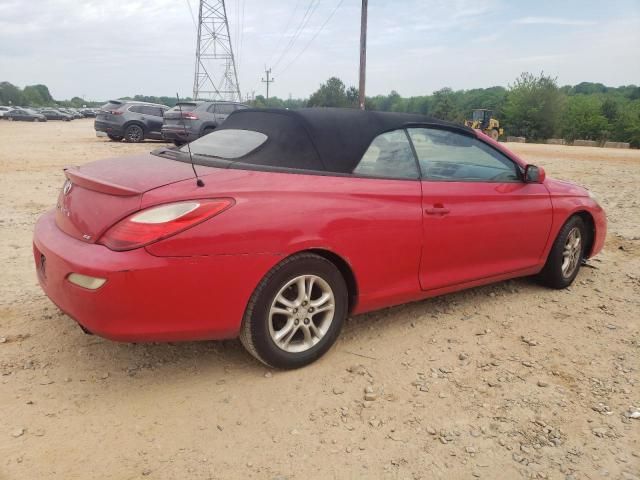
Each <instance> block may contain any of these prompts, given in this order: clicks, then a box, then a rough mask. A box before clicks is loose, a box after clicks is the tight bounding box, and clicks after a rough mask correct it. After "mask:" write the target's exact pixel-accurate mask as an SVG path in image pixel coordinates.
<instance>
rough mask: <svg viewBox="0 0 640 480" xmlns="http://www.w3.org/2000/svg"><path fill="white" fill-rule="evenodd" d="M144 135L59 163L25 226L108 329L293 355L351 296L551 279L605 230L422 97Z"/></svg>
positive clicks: (49, 272)
mask: <svg viewBox="0 0 640 480" xmlns="http://www.w3.org/2000/svg"><path fill="white" fill-rule="evenodd" d="M189 152H191V154H192V159H193V164H191V163H190V161H189V160H190V153H189ZM153 153H154V154H144V155H137V156H133V157H131V156H129V157H122V158H111V159H106V160H99V161H96V162H92V163H89V164H87V165H84V166H81V167H72V168H68V169H65V175H66V177H67V178H66V181H65V183H64V186H63V188H62V190H61V191H60V193H59V196H58V200H57V207H56V208H54V209H52V210H51V211H50V212H49V213H46V214H45V215H43V216H42V217H41V218H40V219H39V220H38V222H37V224H36V227H35V234H34V248H33V253H34V260H35V268H36V271H37V275H38V279H39V282H40V285H41V286H42V288H43V290H44V291H45V292H46V294H47V295H48V296H49V297H50V298H51V299H52V300H53V302H54V303H56V304H57V305H58V306H59V307H60V308H61V309H62V310H63V311H64V312H66V313H67V314H68V315H69V316H71V317H72V318H74V319H75V320H76V321H78V322H79V323H80V325H82V326H83V327H84V328H85V330H88V331H90V332H93V333H95V334H98V335H101V336H103V337H107V338H111V339H114V340H120V341H130V342H137V341H174V340H203V339H225V338H233V337H237V336H239V337H240V339H241V341H242V343H243V344H244V346H245V347H246V348H247V350H248V351H249V352H250V353H251V354H252V355H253V356H255V357H256V358H257V359H259V360H260V361H262V362H263V363H265V364H267V365H270V366H273V367H278V368H296V367H301V366H303V365H306V364H308V363H310V362H312V361H314V360H315V359H317V358H318V357H320V356H321V355H322V354H324V353H325V352H326V351H327V350H328V349H329V348H330V347H331V345H332V344H333V343H334V342H335V340H336V339H337V337H338V335H339V333H340V329H341V327H342V325H343V323H344V321H345V319H346V318H347V316H348V315H351V314H358V313H363V312H367V311H371V310H376V309H380V308H385V307H389V306H391V305H397V304H401V303H406V302H410V301H416V300H420V299H423V298H427V297H432V296H435V295H441V294H445V293H449V292H454V291H458V290H462V289H465V288H469V287H475V286H478V285H483V284H487V283H491V282H496V281H502V280H506V279H508V278H514V277H521V276H529V275H537V276H538V278H539V280H540V282H541V283H543V284H545V285H547V286H549V287H551V288H566V287H568V286H569V285H571V284H572V282H573V281H574V279H575V278H576V275H577V274H578V271H579V270H580V266H581V263H582V261H583V259H585V258H590V257H592V256H593V255H595V254H597V253H598V252H599V251H600V250H601V249H602V247H603V245H604V241H605V237H606V231H607V227H606V225H607V222H606V217H605V213H604V211H603V209H602V208H601V207H600V205H599V204H598V202H597V201H596V200H595V198H594V197H593V195H591V194H590V193H589V191H588V190H586V189H585V188H583V187H580V186H578V185H574V184H571V183H569V182H565V181H559V180H554V179H552V178H549V177H546V175H545V172H544V170H543V169H542V167H537V166H535V165H532V164H529V163H527V162H526V161H525V160H523V159H522V158H520V157H519V156H518V155H516V154H514V153H513V152H511V151H510V150H508V149H507V148H506V147H504V146H503V145H501V144H499V143H497V142H495V141H494V140H492V139H491V138H490V137H488V136H487V135H485V134H484V133H482V132H480V131H477V130H472V129H471V128H468V127H464V126H462V125H455V124H452V123H448V122H443V121H440V120H435V119H432V118H428V117H424V116H421V115H412V114H400V113H388V112H384V113H383V112H371V111H361V110H356V109H334V108H322V109H319V108H318V109H301V110H292V111H288V110H279V109H278V110H276V109H273V110H257V109H256V110H253V109H251V110H241V111H236V112H234V113H233V114H232V115H230V116H229V118H228V119H227V120H226V121H225V122H224V123H223V124H222V125H221V126H220V127H218V128H216V130H214V131H213V132H212V133H210V134H208V135H206V136H204V137H202V138H200V139H198V140H194V141H193V142H191V143H190V144H189V146H188V148H187V146H183V147H181V148H179V149H175V148H160V149H157V150H156V151H155V152H153ZM194 173H197V175H198V176H199V179H200V182H199V183H196V179H195V178H194ZM197 185H200V186H197ZM98 213H99V214H98ZM567 294H568V295H572V294H574V293H572V292H568V293H567ZM543 295H544V293H542V292H539V293H538V292H537V293H536V297H541V296H543ZM577 300H578V301H579V298H578V299H577ZM538 303H539V302H538ZM425 308H429V307H428V306H426V307H425Z"/></svg>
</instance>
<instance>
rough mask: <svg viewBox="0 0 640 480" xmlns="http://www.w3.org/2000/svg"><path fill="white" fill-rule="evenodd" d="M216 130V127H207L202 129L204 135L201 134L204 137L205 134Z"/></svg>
mask: <svg viewBox="0 0 640 480" xmlns="http://www.w3.org/2000/svg"><path fill="white" fill-rule="evenodd" d="M214 130H215V127H207V128H205V129H204V130H202V135H200V136H201V137H204V136H205V135H209V134H210V133H211V132H213V131H214Z"/></svg>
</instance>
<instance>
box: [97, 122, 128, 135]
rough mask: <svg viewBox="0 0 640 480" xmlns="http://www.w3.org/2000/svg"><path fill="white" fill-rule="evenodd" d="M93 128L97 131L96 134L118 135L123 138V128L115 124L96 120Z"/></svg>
mask: <svg viewBox="0 0 640 480" xmlns="http://www.w3.org/2000/svg"><path fill="white" fill-rule="evenodd" d="M93 128H94V129H95V130H96V132H104V133H107V134H109V135H118V136H123V135H124V132H123V130H122V126H121V125H118V124H115V123H109V122H103V121H100V120H95V121H94V122H93Z"/></svg>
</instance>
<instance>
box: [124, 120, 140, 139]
mask: <svg viewBox="0 0 640 480" xmlns="http://www.w3.org/2000/svg"><path fill="white" fill-rule="evenodd" d="M124 140H125V142H129V143H140V142H141V141H143V140H144V128H142V127H141V126H140V125H138V124H136V123H132V124H131V125H129V126H128V127H127V128H126V129H125V131H124Z"/></svg>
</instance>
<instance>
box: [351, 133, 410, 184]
mask: <svg viewBox="0 0 640 480" xmlns="http://www.w3.org/2000/svg"><path fill="white" fill-rule="evenodd" d="M353 173H354V174H356V175H364V176H371V177H384V178H399V179H408V178H411V179H415V178H418V176H419V175H418V167H417V165H416V160H415V157H414V155H413V151H412V150H411V144H410V143H409V139H408V138H407V134H406V133H405V131H404V130H394V131H392V132H387V133H383V134H382V135H378V136H377V137H376V138H374V139H373V142H371V145H369V148H368V149H367V151H366V152H365V153H364V155H363V156H362V159H361V160H360V162H359V163H358V165H357V166H356V168H355V169H354V170H353Z"/></svg>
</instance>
